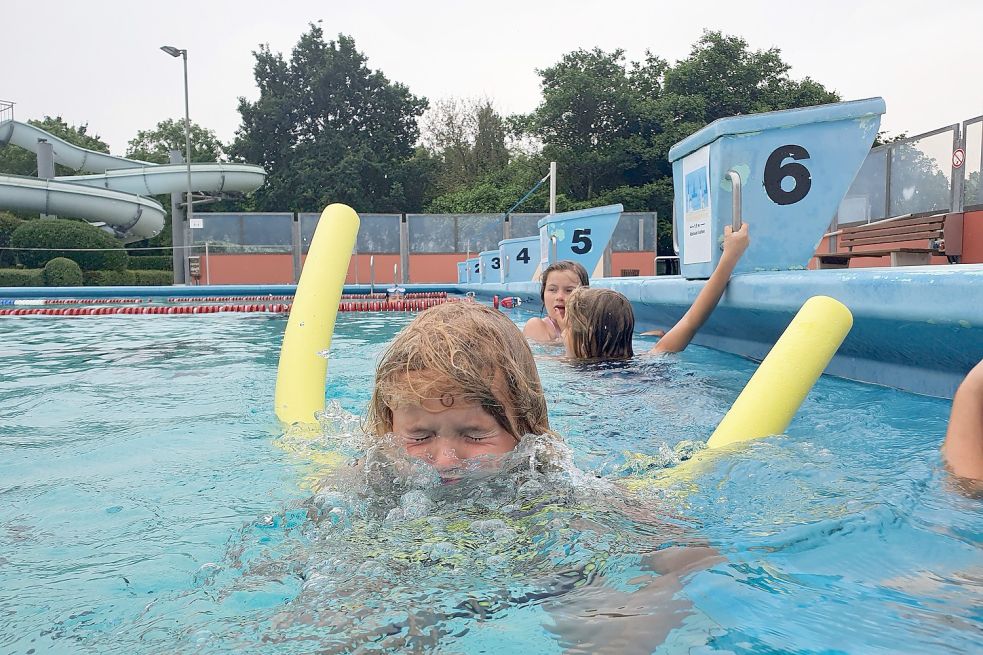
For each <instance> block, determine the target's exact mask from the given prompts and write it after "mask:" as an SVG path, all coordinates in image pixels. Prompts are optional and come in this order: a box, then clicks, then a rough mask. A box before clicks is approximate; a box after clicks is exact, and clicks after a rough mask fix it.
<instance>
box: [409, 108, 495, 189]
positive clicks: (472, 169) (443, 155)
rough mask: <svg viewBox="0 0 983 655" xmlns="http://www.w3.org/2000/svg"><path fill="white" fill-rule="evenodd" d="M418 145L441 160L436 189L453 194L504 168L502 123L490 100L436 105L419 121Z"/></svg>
mask: <svg viewBox="0 0 983 655" xmlns="http://www.w3.org/2000/svg"><path fill="white" fill-rule="evenodd" d="M422 124H423V125H422V130H421V132H422V134H421V142H422V143H423V144H424V147H425V148H426V149H427V150H428V151H429V152H430V154H431V155H432V156H434V157H436V158H437V159H439V160H440V163H441V166H440V170H439V175H438V180H437V186H438V188H440V189H441V190H442V191H445V192H446V191H453V190H454V189H457V188H459V187H463V186H468V185H471V184H474V183H475V182H476V181H477V180H478V179H479V178H480V177H482V176H483V175H484V174H486V173H488V172H490V171H495V170H499V169H501V168H503V167H505V166H506V165H507V164H508V161H509V152H508V148H506V146H505V136H506V134H505V132H506V130H505V122H504V120H503V119H502V117H501V116H500V115H499V114H498V112H496V111H495V107H494V105H493V104H492V102H491V100H488V99H481V100H459V99H457V98H447V99H444V100H439V101H437V102H436V103H435V104H434V105H433V106H432V107H431V108H430V109H429V110H428V111H427V113H426V114H425V115H424V117H423V120H422Z"/></svg>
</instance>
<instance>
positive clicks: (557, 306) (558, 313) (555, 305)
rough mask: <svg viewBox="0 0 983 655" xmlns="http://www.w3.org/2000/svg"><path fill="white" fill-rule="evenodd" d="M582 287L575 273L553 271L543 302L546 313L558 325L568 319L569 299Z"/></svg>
mask: <svg viewBox="0 0 983 655" xmlns="http://www.w3.org/2000/svg"><path fill="white" fill-rule="evenodd" d="M579 286H580V277H579V276H578V275H577V274H576V273H574V272H573V271H553V272H552V273H550V274H549V275H548V276H547V277H546V288H545V290H544V292H543V302H544V304H545V306H546V313H547V314H548V315H549V317H550V318H552V319H553V321H554V322H556V323H562V322H563V320H564V319H565V318H566V312H567V297H568V296H569V295H570V294H571V293H573V290H574V289H576V288H577V287H579Z"/></svg>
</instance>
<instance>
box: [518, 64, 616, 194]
mask: <svg viewBox="0 0 983 655" xmlns="http://www.w3.org/2000/svg"><path fill="white" fill-rule="evenodd" d="M538 73H539V76H540V78H541V81H540V87H541V89H542V94H543V99H542V102H541V103H540V104H539V106H538V107H537V108H536V110H535V111H534V112H533V113H532V114H531V115H530V116H529V117H528V118H527V119H526V121H525V124H526V129H527V130H528V131H529V132H530V133H531V134H532V135H533V136H535V137H536V138H538V139H539V140H540V141H541V142H542V143H543V155H544V156H545V157H546V158H547V160H555V161H557V162H562V164H563V169H564V171H565V176H564V178H563V180H562V182H561V184H562V186H563V188H564V189H565V190H567V191H568V192H569V193H571V194H572V195H573V196H574V197H576V198H582V199H584V200H590V199H592V198H593V197H594V196H595V195H596V194H597V193H598V192H599V191H600V190H602V189H603V188H605V187H609V188H610V187H614V186H618V185H619V184H620V183H621V182H622V174H623V173H624V171H625V170H626V169H627V168H628V167H629V166H630V165H631V161H630V159H629V158H628V156H627V152H626V148H625V146H626V142H627V139H628V138H629V136H630V134H631V127H632V121H631V115H630V110H631V93H630V87H629V83H628V74H627V71H626V70H625V64H624V52H623V51H622V50H615V51H614V52H610V53H608V52H604V51H602V50H601V49H599V48H595V49H593V50H589V51H588V50H577V51H575V52H572V53H569V54H567V55H564V57H563V59H562V60H560V62H559V63H557V64H555V65H554V66H551V67H549V68H546V69H543V70H540V71H538Z"/></svg>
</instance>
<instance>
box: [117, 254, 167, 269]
mask: <svg viewBox="0 0 983 655" xmlns="http://www.w3.org/2000/svg"><path fill="white" fill-rule="evenodd" d="M127 268H128V269H130V270H131V271H171V270H173V260H172V259H171V258H170V257H168V256H163V255H146V256H143V257H134V256H133V255H130V262H129V264H128V265H127Z"/></svg>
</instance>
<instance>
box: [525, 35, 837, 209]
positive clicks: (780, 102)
mask: <svg viewBox="0 0 983 655" xmlns="http://www.w3.org/2000/svg"><path fill="white" fill-rule="evenodd" d="M789 69H790V67H789V65H788V64H787V63H785V62H784V61H783V60H782V59H781V53H780V51H779V50H778V49H775V48H772V49H769V50H764V51H762V50H757V51H752V50H751V49H750V48H749V47H748V44H747V42H746V41H745V40H744V39H742V38H740V37H734V36H727V35H723V34H721V33H720V32H709V31H708V32H704V34H703V36H702V37H701V38H700V39H699V41H697V42H696V43H695V44H694V46H693V49H692V51H691V52H690V54H689V56H688V57H687V58H685V59H683V60H680V61H678V62H676V63H675V64H672V65H671V64H669V63H668V62H667V61H666V60H665V59H662V58H661V57H658V56H656V55H653V54H652V53H646V56H645V58H644V60H643V61H641V62H627V63H626V62H625V59H624V53H623V52H622V51H621V50H615V51H613V52H604V51H603V50H600V49H598V48H595V49H594V50H590V51H587V50H577V51H575V52H572V53H570V54H567V55H565V56H564V57H563V58H562V60H561V61H560V62H559V63H557V64H556V65H554V66H552V67H549V68H546V69H544V70H541V71H539V75H540V77H541V88H542V95H543V99H542V102H541V103H540V105H539V106H538V107H537V108H536V109H535V111H533V112H532V113H531V114H529V115H527V116H517V117H512V118H511V119H510V124H511V125H513V126H514V128H516V129H517V130H518V131H520V132H523V133H525V134H526V135H527V136H532V137H533V138H534V139H537V140H538V141H539V142H541V143H542V154H543V156H544V157H545V158H546V159H547V160H555V161H557V163H558V165H559V168H560V170H561V175H560V176H559V180H558V184H559V187H560V189H561V190H562V192H564V193H566V194H568V195H569V196H570V197H571V199H572V202H573V203H574V204H575V205H581V204H584V205H596V204H598V203H600V202H606V201H614V202H622V200H619V198H624V199H626V201H625V204H626V206H629V205H631V208H632V209H638V210H642V209H646V210H655V211H658V212H660V215H667V212H669V211H671V204H669V203H670V200H671V198H670V196H669V194H668V193H667V192H666V190H667V189H668V188H669V187H667V186H666V185H665V184H655V183H657V182H659V181H660V180H662V179H664V178H669V177H671V175H672V170H671V166H670V164H669V161H668V159H667V156H668V152H669V148H670V147H671V146H672V145H673V144H675V143H677V142H678V141H680V140H682V139H683V138H685V137H687V136H689V135H690V134H692V133H693V132H695V131H697V130H698V129H700V128H702V127H703V126H705V125H706V124H707V123H709V122H711V121H714V120H716V119H718V118H723V117H726V116H733V115H738V114H747V113H753V112H762V111H774V110H779V109H790V108H794V107H803V106H808V105H815V104H820V103H826V102H835V101H837V100H838V99H839V98H838V96H837V95H836V94H835V93H833V92H831V91H828V90H827V89H825V88H824V87H823V86H822V85H821V84H819V83H817V82H815V81H814V80H811V79H809V78H808V77H807V78H804V79H802V80H794V79H792V78H791V77H790V76H789ZM643 202H645V203H652V204H650V205H649V206H647V207H641V206H638V204H639V203H643Z"/></svg>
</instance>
